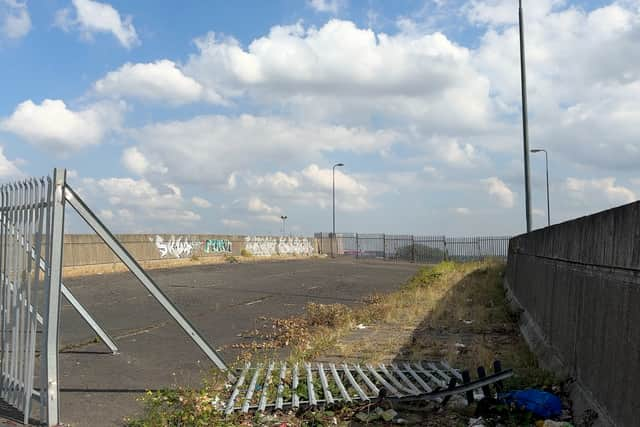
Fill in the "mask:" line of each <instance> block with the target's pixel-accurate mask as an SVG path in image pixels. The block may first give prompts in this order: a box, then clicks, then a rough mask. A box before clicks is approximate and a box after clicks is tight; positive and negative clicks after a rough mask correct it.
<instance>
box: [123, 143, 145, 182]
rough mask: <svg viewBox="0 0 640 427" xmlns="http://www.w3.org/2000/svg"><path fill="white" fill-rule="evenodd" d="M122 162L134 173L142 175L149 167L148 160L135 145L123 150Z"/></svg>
mask: <svg viewBox="0 0 640 427" xmlns="http://www.w3.org/2000/svg"><path fill="white" fill-rule="evenodd" d="M122 164H123V165H124V167H126V168H127V169H128V170H130V171H131V172H133V173H135V174H136V175H144V174H145V172H147V170H148V169H149V161H148V160H147V158H146V157H145V156H144V155H143V154H142V153H141V152H140V151H138V149H137V148H136V147H131V148H127V149H126V150H124V152H123V153H122Z"/></svg>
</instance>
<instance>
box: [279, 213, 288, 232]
mask: <svg viewBox="0 0 640 427" xmlns="http://www.w3.org/2000/svg"><path fill="white" fill-rule="evenodd" d="M287 218H288V216H286V215H281V216H280V219H281V220H282V235H283V236H284V235H285V234H286V231H285V227H284V222H285V220H286V219H287Z"/></svg>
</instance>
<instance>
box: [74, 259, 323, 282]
mask: <svg viewBox="0 0 640 427" xmlns="http://www.w3.org/2000/svg"><path fill="white" fill-rule="evenodd" d="M326 257H327V256H326V255H312V256H286V255H277V256H271V257H243V256H234V258H233V259H234V261H233V262H236V261H237V262H238V263H255V262H277V261H300V260H308V259H324V258H326ZM229 262H230V261H229V259H228V258H227V257H225V256H209V257H202V258H197V259H195V258H194V259H192V258H177V259H158V260H149V261H141V262H140V265H141V266H142V267H143V268H144V269H145V270H157V269H164V268H183V267H195V266H198V265H214V264H227V263H229ZM126 271H128V270H127V267H125V265H124V264H123V263H121V262H114V263H106V264H93V265H79V266H67V267H64V268H63V277H81V276H92V275H98V274H109V273H122V272H126Z"/></svg>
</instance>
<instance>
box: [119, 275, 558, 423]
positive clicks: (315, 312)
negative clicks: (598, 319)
mask: <svg viewBox="0 0 640 427" xmlns="http://www.w3.org/2000/svg"><path fill="white" fill-rule="evenodd" d="M503 270H504V265H503V264H500V263H497V262H482V263H480V262H477V263H453V262H443V263H440V264H438V265H436V266H430V267H425V268H422V269H421V270H420V271H419V272H418V273H417V274H416V275H415V276H414V277H413V278H412V279H411V280H410V281H409V282H408V283H406V284H405V285H404V286H403V287H402V288H401V289H399V290H398V291H396V292H393V293H390V294H386V295H372V296H370V297H369V298H367V299H366V300H365V301H364V302H363V304H361V305H359V306H356V307H347V306H345V305H342V304H331V305H324V304H314V303H310V304H308V305H307V307H306V310H305V314H304V315H303V316H300V317H296V318H291V319H278V320H274V325H275V329H274V330H275V332H273V333H270V334H269V335H266V336H263V337H262V338H263V340H260V341H257V342H256V343H255V345H250V346H248V348H247V351H245V353H244V354H243V355H242V356H241V357H240V358H239V361H240V360H246V359H247V358H251V359H252V360H253V361H254V362H255V361H262V362H266V361H267V360H269V359H273V358H274V357H275V356H276V354H277V352H278V349H279V348H283V347H284V348H286V349H287V350H289V358H288V361H289V362H290V363H295V362H297V363H301V362H304V361H311V360H314V359H316V358H318V357H319V356H321V355H323V354H326V353H327V352H331V353H332V354H334V353H336V352H337V353H339V354H341V355H342V356H343V357H344V358H347V359H358V360H369V361H381V360H383V359H384V358H385V356H388V355H392V357H395V358H398V359H408V358H411V359H446V360H447V361H449V362H450V363H451V364H452V365H454V366H459V367H467V368H470V369H472V370H474V369H475V367H477V366H485V367H487V368H489V367H490V366H491V364H492V362H493V360H495V359H500V360H501V361H502V363H503V366H504V367H505V368H512V369H513V370H514V372H515V373H516V375H515V376H514V377H513V378H511V379H510V380H509V381H508V382H507V384H506V385H507V387H509V388H525V387H542V386H549V385H551V384H554V383H556V382H557V380H556V379H555V378H554V377H553V376H552V375H551V374H549V373H548V372H546V371H544V370H542V369H540V368H539V366H538V363H537V361H536V358H535V357H534V356H533V354H532V353H531V352H530V351H529V349H528V348H527V346H526V344H525V342H524V340H523V339H522V337H521V336H520V335H519V332H518V328H517V320H518V319H517V317H518V314H517V313H513V312H511V311H510V309H509V306H508V304H507V301H506V298H505V293H504V290H503V288H502V276H503ZM359 324H364V325H367V328H366V329H364V330H362V329H358V328H356V326H357V325H359ZM376 331H382V332H380V333H379V334H378V335H376ZM388 331H393V333H388ZM265 339H266V340H265ZM459 341H465V347H464V348H462V349H461V348H460V347H459V346H458V345H456V344H458V342H459ZM273 375H274V377H273V378H272V382H273V383H274V384H277V378H276V375H277V373H276V372H274V373H273ZM208 380H209V382H208V383H206V384H205V385H204V386H203V387H202V388H201V389H200V390H185V389H178V390H167V391H160V392H156V393H151V394H147V395H145V396H144V398H143V400H144V403H145V412H144V414H143V416H142V417H141V418H139V419H137V420H132V421H130V422H129V425H130V426H132V427H133V426H135V427H147V426H149V427H150V426H230V425H260V424H261V423H262V421H260V420H259V419H257V418H252V417H247V416H245V417H241V416H238V415H235V416H233V417H231V418H227V417H224V416H223V415H222V413H221V412H220V409H221V408H222V404H223V402H221V401H220V399H226V398H227V397H228V396H227V393H226V391H225V388H224V382H225V381H224V376H223V375H220V374H215V373H214V374H212V376H211V377H210V378H209V379H208ZM317 386H318V388H319V385H317ZM297 392H298V393H299V395H301V396H305V395H306V392H307V390H306V384H305V383H304V382H301V383H300V387H299V388H298V390H297ZM336 393H337V391H336ZM341 414H342V416H344V417H349V416H350V415H349V414H351V415H353V414H352V412H349V411H343V412H341ZM287 417H288V418H287V421H289V422H291V423H292V425H318V420H316V419H315V418H314V417H315V415H314V416H313V417H311V418H309V417H308V416H306V415H301V416H300V417H299V418H296V416H295V414H289V415H287ZM305 417H306V418H305Z"/></svg>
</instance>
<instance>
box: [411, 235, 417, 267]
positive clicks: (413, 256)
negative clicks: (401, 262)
mask: <svg viewBox="0 0 640 427" xmlns="http://www.w3.org/2000/svg"><path fill="white" fill-rule="evenodd" d="M411 262H416V239H415V238H414V237H413V234H412V235H411Z"/></svg>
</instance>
